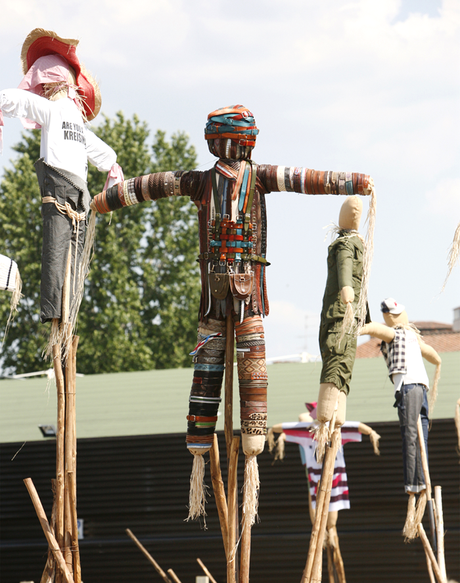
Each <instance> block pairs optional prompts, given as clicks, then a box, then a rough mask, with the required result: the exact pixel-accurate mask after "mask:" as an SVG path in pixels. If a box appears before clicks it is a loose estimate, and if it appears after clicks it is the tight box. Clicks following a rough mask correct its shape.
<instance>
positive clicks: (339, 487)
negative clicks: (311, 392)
mask: <svg viewBox="0 0 460 583" xmlns="http://www.w3.org/2000/svg"><path fill="white" fill-rule="evenodd" d="M358 426H359V421H346V422H345V423H344V425H342V427H341V432H342V447H341V448H340V449H339V451H338V452H337V457H336V459H335V464H334V475H333V478H332V491H331V501H330V504H329V512H333V511H335V510H343V509H345V508H350V499H349V493H348V479H347V472H346V467H345V457H344V454H343V446H344V445H345V444H346V443H350V442H356V441H361V440H362V435H361V433H359V431H358ZM313 428H314V425H313V424H312V423H308V422H307V423H306V422H299V423H295V422H294V423H283V431H284V433H285V434H286V441H290V442H291V443H297V444H298V445H299V450H300V457H301V459H302V464H303V465H304V466H306V468H305V469H306V473H307V477H308V482H309V487H310V495H311V501H312V506H313V508H315V507H316V496H317V493H318V485H319V481H320V479H321V469H322V464H320V463H318V462H317V461H316V457H315V448H316V442H315V441H314V439H313V437H314V435H313Z"/></svg>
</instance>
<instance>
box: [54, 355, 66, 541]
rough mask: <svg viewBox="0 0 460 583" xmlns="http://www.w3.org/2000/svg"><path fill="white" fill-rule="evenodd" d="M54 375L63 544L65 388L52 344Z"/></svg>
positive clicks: (59, 520)
mask: <svg viewBox="0 0 460 583" xmlns="http://www.w3.org/2000/svg"><path fill="white" fill-rule="evenodd" d="M53 365H54V376H55V378H56V389H57V430H56V498H55V501H56V540H57V542H58V545H59V546H60V547H61V548H62V547H63V546H64V476H65V466H64V460H65V455H64V441H65V389H64V376H63V374H62V365H61V345H60V344H55V345H54V346H53Z"/></svg>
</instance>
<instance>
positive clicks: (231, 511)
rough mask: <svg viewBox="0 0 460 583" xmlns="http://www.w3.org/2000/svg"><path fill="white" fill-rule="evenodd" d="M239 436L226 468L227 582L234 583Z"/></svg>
mask: <svg viewBox="0 0 460 583" xmlns="http://www.w3.org/2000/svg"><path fill="white" fill-rule="evenodd" d="M239 448H240V438H239V437H234V438H233V440H232V446H231V450H230V459H229V468H228V484H227V488H228V493H227V500H228V539H227V540H228V553H227V583H236V556H237V555H236V525H237V523H238V485H237V470H238V452H239Z"/></svg>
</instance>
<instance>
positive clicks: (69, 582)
mask: <svg viewBox="0 0 460 583" xmlns="http://www.w3.org/2000/svg"><path fill="white" fill-rule="evenodd" d="M24 484H25V485H26V488H27V491H28V492H29V496H30V498H31V500H32V504H33V505H34V508H35V512H36V513H37V516H38V520H39V521H40V524H41V527H42V529H43V532H44V533H45V536H46V540H47V541H48V545H49V547H50V549H51V550H52V551H53V553H54V557H55V559H56V562H57V564H58V566H59V568H60V569H61V572H62V574H63V576H64V580H65V581H66V583H74V580H73V578H72V575H71V574H70V572H69V569H68V568H67V565H66V562H65V560H64V557H63V556H62V553H61V549H60V548H59V545H58V542H57V540H56V538H55V536H54V534H53V533H52V531H51V528H50V525H49V523H48V519H47V518H46V514H45V511H44V509H43V506H42V503H41V501H40V498H39V496H38V493H37V490H36V489H35V486H34V484H33V482H32V479H31V478H26V479H25V480H24Z"/></svg>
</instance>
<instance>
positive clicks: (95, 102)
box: [21, 28, 101, 121]
mask: <svg viewBox="0 0 460 583" xmlns="http://www.w3.org/2000/svg"><path fill="white" fill-rule="evenodd" d="M78 42H79V41H78V40H75V39H71V38H61V37H60V36H58V35H57V34H56V33H55V32H53V31H51V30H44V29H43V28H35V29H34V30H33V31H32V32H30V33H29V34H28V35H27V38H26V40H25V41H24V44H23V45H22V50H21V63H22V70H23V73H24V75H25V74H26V73H27V71H28V70H29V69H30V67H31V66H32V65H33V64H34V63H35V61H36V60H37V59H38V58H40V57H44V56H46V55H52V54H57V55H60V56H61V57H63V58H64V59H65V60H66V61H67V62H68V64H69V65H70V67H72V69H73V70H74V71H75V78H76V83H77V85H78V93H79V94H80V96H81V98H82V102H83V106H84V109H85V113H86V117H87V119H88V121H91V120H92V119H94V118H95V117H96V115H97V114H98V113H99V110H100V109H101V92H100V90H99V86H98V84H97V83H96V81H95V80H94V79H93V77H92V76H91V74H90V73H89V72H88V71H87V70H86V69H85V67H84V66H83V64H82V63H80V61H79V60H78V57H77V52H76V51H77V45H78Z"/></svg>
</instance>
